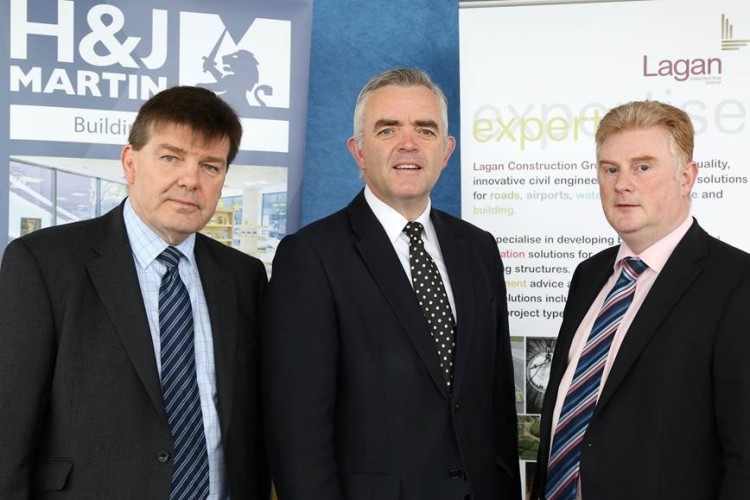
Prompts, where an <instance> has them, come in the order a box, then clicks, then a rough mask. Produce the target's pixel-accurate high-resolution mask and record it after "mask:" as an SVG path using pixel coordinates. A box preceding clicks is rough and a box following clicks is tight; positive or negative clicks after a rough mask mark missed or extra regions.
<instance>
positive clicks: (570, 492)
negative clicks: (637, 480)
mask: <svg viewBox="0 0 750 500" xmlns="http://www.w3.org/2000/svg"><path fill="white" fill-rule="evenodd" d="M646 268H648V266H647V265H646V263H645V262H643V261H642V260H640V259H636V258H633V257H626V258H625V259H623V265H622V272H621V273H620V277H619V278H618V279H617V282H616V283H615V284H614V286H613V287H612V290H610V291H609V294H607V298H606V299H604V303H603V304H602V307H601V309H600V310H599V314H598V315H597V317H596V320H595V321H594V326H593V327H592V328H591V332H590V333H589V336H588V339H587V340H586V345H585V346H584V348H583V352H582V353H581V357H580V359H579V360H578V365H577V366H576V371H575V374H574V375H573V380H572V381H571V383H570V388H568V393H567V395H566V396H565V401H564V403H563V406H562V410H560V418H559V420H558V421H557V428H556V429H555V436H554V439H553V441H552V452H551V454H550V458H549V465H548V466H547V485H546V490H545V492H546V495H545V498H546V499H547V500H575V498H576V491H577V489H578V478H579V477H580V460H581V443H582V442H583V438H584V435H585V434H586V429H587V428H588V425H589V422H590V421H591V417H592V416H593V414H594V409H595V408H596V403H597V401H598V400H599V386H600V385H601V382H602V373H603V372H604V366H605V365H606V363H607V357H608V355H609V348H610V346H611V345H612V340H613V338H614V336H615V332H617V329H618V327H619V326H620V323H621V322H622V318H623V316H624V315H625V312H626V311H627V310H628V307H630V304H631V302H633V295H635V284H636V280H637V279H638V276H640V275H641V273H642V272H643V271H645V270H646Z"/></svg>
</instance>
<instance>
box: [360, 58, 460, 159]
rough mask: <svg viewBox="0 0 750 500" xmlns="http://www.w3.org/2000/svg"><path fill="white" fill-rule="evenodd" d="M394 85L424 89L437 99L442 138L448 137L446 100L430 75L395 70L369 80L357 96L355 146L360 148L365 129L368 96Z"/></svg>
mask: <svg viewBox="0 0 750 500" xmlns="http://www.w3.org/2000/svg"><path fill="white" fill-rule="evenodd" d="M390 85H394V86H397V87H414V86H420V87H424V88H426V89H427V90H429V91H430V92H432V93H433V94H435V97H437V98H438V102H439V106H440V117H441V120H442V122H443V123H442V124H441V125H442V127H441V128H442V131H443V137H444V138H447V137H448V99H446V97H445V94H444V93H443V90H442V89H441V88H440V87H439V86H438V85H437V84H436V83H435V82H433V81H432V79H431V78H430V75H428V74H427V73H425V72H424V71H422V70H420V69H415V68H396V69H389V70H387V71H384V72H382V73H380V74H378V75H375V76H374V77H372V78H371V79H370V81H369V82H367V84H365V86H364V87H363V88H362V91H361V92H360V93H359V96H357V103H356V105H355V106H354V139H355V140H356V141H357V145H359V147H362V141H363V139H364V133H365V132H364V127H365V116H364V114H365V107H366V106H367V101H368V100H369V99H370V96H371V95H372V94H373V93H374V92H375V91H376V90H379V89H382V88H383V87H388V86H390Z"/></svg>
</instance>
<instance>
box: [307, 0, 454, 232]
mask: <svg viewBox="0 0 750 500" xmlns="http://www.w3.org/2000/svg"><path fill="white" fill-rule="evenodd" d="M396 66H415V67H419V68H421V69H424V70H426V71H427V72H428V73H430V75H431V76H432V77H433V79H434V80H435V81H436V82H437V83H438V84H439V85H440V86H441V87H442V88H443V90H444V91H445V93H446V95H447V97H448V101H449V107H448V114H449V122H450V123H449V128H450V133H451V135H454V136H456V137H458V136H459V135H460V134H459V128H458V126H459V116H458V113H459V92H458V91H459V75H458V8H457V4H456V2H455V1H453V0H411V1H408V2H371V1H364V0H317V1H315V2H314V4H313V31H312V53H311V56H310V94H309V101H308V106H309V108H308V123H307V139H306V149H305V171H304V180H303V199H302V224H303V225H305V224H307V223H309V222H312V221H314V220H316V219H319V218H321V217H323V216H325V215H328V214H330V213H332V212H335V211H336V210H338V209H339V208H342V207H343V206H345V205H346V204H347V203H348V202H349V201H350V200H351V198H352V197H354V195H355V194H356V193H357V192H358V191H359V190H360V189H361V188H362V186H363V182H362V180H361V179H360V178H359V169H358V168H357V165H356V163H355V162H354V160H353V159H352V158H351V156H350V154H349V151H348V150H347V149H346V141H347V139H348V138H349V136H351V134H352V113H353V112H354V100H355V99H356V97H357V94H358V92H359V90H360V89H361V88H362V86H363V85H364V84H365V83H366V82H367V80H369V79H370V77H372V76H373V75H375V74H376V73H379V72H380V71H383V70H385V69H388V68H392V67H396ZM459 158H460V144H459V147H458V148H456V151H455V152H454V153H453V157H452V158H451V161H450V163H449V164H448V167H447V168H446V169H445V170H444V171H443V174H442V176H441V178H440V181H439V182H438V184H437V186H436V187H435V190H434V191H433V196H432V202H433V205H434V206H435V207H436V208H440V209H442V210H445V211H447V212H450V213H453V214H455V215H460V211H461V204H460V171H459V170H460V169H459Z"/></svg>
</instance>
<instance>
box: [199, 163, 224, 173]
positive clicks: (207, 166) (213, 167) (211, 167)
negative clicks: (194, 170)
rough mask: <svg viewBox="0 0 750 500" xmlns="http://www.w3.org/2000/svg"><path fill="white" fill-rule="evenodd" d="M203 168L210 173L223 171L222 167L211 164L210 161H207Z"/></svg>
mask: <svg viewBox="0 0 750 500" xmlns="http://www.w3.org/2000/svg"><path fill="white" fill-rule="evenodd" d="M203 169H204V170H205V171H206V172H208V173H209V174H218V173H219V172H221V168H219V167H217V166H216V165H211V164H210V163H205V164H204V165H203Z"/></svg>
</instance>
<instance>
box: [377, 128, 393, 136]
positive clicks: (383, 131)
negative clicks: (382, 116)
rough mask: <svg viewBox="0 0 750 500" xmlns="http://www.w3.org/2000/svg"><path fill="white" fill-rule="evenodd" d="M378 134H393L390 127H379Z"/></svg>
mask: <svg viewBox="0 0 750 500" xmlns="http://www.w3.org/2000/svg"><path fill="white" fill-rule="evenodd" d="M378 135H393V129H392V128H381V129H380V130H378Z"/></svg>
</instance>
